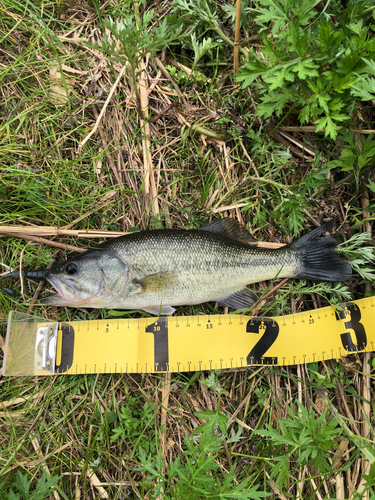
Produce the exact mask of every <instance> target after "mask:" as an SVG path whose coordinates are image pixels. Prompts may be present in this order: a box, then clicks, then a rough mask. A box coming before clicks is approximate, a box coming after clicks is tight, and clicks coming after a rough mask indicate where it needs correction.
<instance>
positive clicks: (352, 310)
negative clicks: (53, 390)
mask: <svg viewBox="0 0 375 500" xmlns="http://www.w3.org/2000/svg"><path fill="white" fill-rule="evenodd" d="M374 342H375V297H370V298H366V299H362V300H358V301H354V302H347V303H345V304H341V306H340V307H338V308H336V309H334V308H333V307H324V308H322V309H316V310H314V311H309V312H302V313H297V314H292V315H288V316H279V317H275V318H269V317H250V316H240V315H234V314H229V315H213V316H171V317H159V318H141V319H109V320H98V321H72V322H69V323H56V322H55V323H54V322H51V321H46V320H43V319H41V318H37V317H27V316H26V315H24V314H21V313H17V312H14V311H13V312H11V313H10V314H9V319H8V329H7V338H6V344H5V355H4V363H3V375H53V374H82V373H155V372H179V371H195V370H215V369H223V368H235V367H245V366H253V365H281V366H285V365H294V364H300V363H310V362H313V361H321V360H327V359H333V358H339V357H341V356H346V355H348V354H351V353H356V352H361V351H373V350H374Z"/></svg>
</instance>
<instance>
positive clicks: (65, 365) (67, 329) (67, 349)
mask: <svg viewBox="0 0 375 500" xmlns="http://www.w3.org/2000/svg"><path fill="white" fill-rule="evenodd" d="M60 329H61V332H62V339H61V363H60V364H59V365H58V366H57V365H56V373H64V372H67V371H68V370H69V368H71V366H72V364H73V355H74V328H73V327H72V325H69V324H68V323H61V324H60Z"/></svg>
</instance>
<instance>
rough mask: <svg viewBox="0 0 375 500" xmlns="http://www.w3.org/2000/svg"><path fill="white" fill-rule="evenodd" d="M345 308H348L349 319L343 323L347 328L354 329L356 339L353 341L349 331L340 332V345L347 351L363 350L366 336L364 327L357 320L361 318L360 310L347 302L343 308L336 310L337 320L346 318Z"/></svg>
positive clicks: (365, 344)
mask: <svg viewBox="0 0 375 500" xmlns="http://www.w3.org/2000/svg"><path fill="white" fill-rule="evenodd" d="M346 309H347V310H349V312H350V316H351V319H350V320H349V321H345V323H344V325H345V328H347V329H348V330H349V329H351V330H353V331H354V333H355V336H356V340H355V341H354V342H353V339H352V335H351V333H350V332H345V333H342V334H341V335H340V337H341V342H342V345H343V347H344V349H346V350H347V351H348V352H358V351H363V349H365V348H366V346H367V336H366V331H365V327H364V326H363V325H362V323H360V322H359V321H360V319H361V310H360V309H359V307H358V306H357V305H356V304H354V303H353V302H348V303H347V304H345V309H342V310H341V311H336V318H337V319H338V320H340V319H346Z"/></svg>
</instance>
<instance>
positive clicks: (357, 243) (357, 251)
mask: <svg viewBox="0 0 375 500" xmlns="http://www.w3.org/2000/svg"><path fill="white" fill-rule="evenodd" d="M370 239H371V235H370V234H368V233H357V234H355V235H353V236H352V237H351V238H350V239H349V240H348V241H346V242H344V243H341V244H340V245H339V246H338V251H339V252H341V253H343V254H345V255H346V256H347V257H349V262H350V265H351V266H352V268H353V269H354V271H356V272H357V273H358V274H359V275H360V276H361V277H362V278H363V279H364V280H368V281H374V280H375V273H374V265H375V251H374V247H372V246H363V245H365V244H366V243H367V242H368V241H369V240H370Z"/></svg>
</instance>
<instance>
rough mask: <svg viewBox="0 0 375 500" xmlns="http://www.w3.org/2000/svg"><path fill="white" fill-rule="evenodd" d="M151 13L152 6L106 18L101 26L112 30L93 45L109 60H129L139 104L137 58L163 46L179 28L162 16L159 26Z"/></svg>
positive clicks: (172, 37) (152, 52)
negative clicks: (142, 10) (147, 8)
mask: <svg viewBox="0 0 375 500" xmlns="http://www.w3.org/2000/svg"><path fill="white" fill-rule="evenodd" d="M154 14H155V12H154V10H150V11H148V12H145V13H143V15H138V14H137V13H129V14H128V15H126V16H125V17H124V18H123V19H121V20H113V19H112V18H110V19H109V20H108V21H106V22H104V27H105V28H107V29H108V30H109V31H110V32H111V33H112V35H113V37H112V38H111V39H110V38H109V37H108V36H107V35H106V36H103V37H101V45H98V44H96V45H95V48H96V49H98V50H101V51H103V52H104V53H106V54H108V56H109V57H110V60H111V61H113V62H116V61H120V62H121V63H122V64H126V63H128V64H129V70H130V76H131V80H132V84H133V89H134V91H135V93H136V96H137V100H138V104H139V107H140V95H139V90H138V85H137V74H138V72H139V64H140V62H141V60H142V59H143V58H144V57H145V56H146V54H154V53H155V52H158V51H160V50H162V49H164V48H165V47H166V46H167V44H168V43H170V42H171V41H172V40H173V39H174V38H176V37H177V36H178V34H179V32H180V30H179V29H178V28H177V27H176V26H175V25H170V24H169V23H168V22H167V20H166V19H164V20H162V21H161V22H160V23H159V26H155V25H152V24H151V21H153V20H154Z"/></svg>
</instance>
